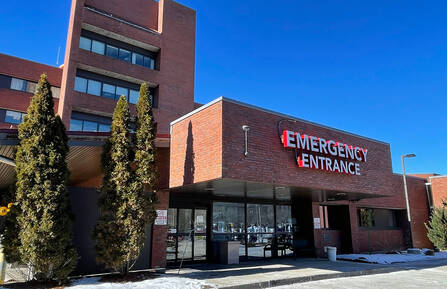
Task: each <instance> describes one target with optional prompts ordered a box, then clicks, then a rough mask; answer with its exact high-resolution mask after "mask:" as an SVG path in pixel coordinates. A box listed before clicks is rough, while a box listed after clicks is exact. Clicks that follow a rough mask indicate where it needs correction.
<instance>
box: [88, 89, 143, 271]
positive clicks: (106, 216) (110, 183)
mask: <svg viewBox="0 0 447 289" xmlns="http://www.w3.org/2000/svg"><path fill="white" fill-rule="evenodd" d="M131 164H132V138H131V135H130V111H129V105H128V103H127V100H126V98H125V97H124V96H121V97H120V99H119V101H118V103H117V105H116V108H115V111H114V113H113V120H112V126H111V132H110V137H109V139H108V140H107V142H106V144H105V145H104V150H103V155H102V168H103V174H104V178H103V182H102V185H101V187H100V193H101V195H100V200H99V206H100V212H101V213H100V217H99V220H98V224H97V225H96V228H95V232H94V237H95V239H96V240H97V245H96V253H97V261H98V262H99V263H101V264H104V265H105V267H106V268H108V269H112V270H116V271H121V272H124V273H127V271H128V270H129V264H130V262H131V261H132V260H133V259H135V258H136V257H134V255H133V251H134V250H133V247H134V244H133V239H132V236H131V234H130V233H129V232H131V231H132V229H133V226H132V217H133V216H132V214H131V211H132V210H131V209H132V206H133V205H134V203H135V196H134V193H133V190H134V183H135V178H134V174H133V172H132V170H131ZM137 257H138V256H137Z"/></svg>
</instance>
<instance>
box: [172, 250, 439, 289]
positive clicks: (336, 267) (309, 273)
mask: <svg viewBox="0 0 447 289" xmlns="http://www.w3.org/2000/svg"><path fill="white" fill-rule="evenodd" d="M434 263H437V264H438V263H439V264H447V260H436V262H434ZM433 265H435V264H433ZM415 266H416V265H415V264H411V262H410V263H402V264H400V265H399V264H393V265H379V264H366V263H355V262H349V261H337V262H329V261H327V260H324V259H310V258H308V259H296V260H294V259H271V260H264V261H249V262H242V263H241V264H239V265H215V264H203V265H190V266H188V267H186V268H183V269H182V270H181V271H180V276H181V277H186V278H193V279H199V280H204V281H206V282H207V283H209V284H213V285H215V286H216V287H218V288H226V289H230V288H231V289H246V288H247V289H248V288H250V289H252V288H268V287H274V286H281V285H288V284H293V283H302V282H308V281H316V280H323V279H331V278H340V277H351V276H361V275H371V274H380V273H389V272H396V271H402V270H408V269H409V268H411V269H414V268H415ZM425 266H431V262H429V263H427V264H426V265H425ZM177 272H178V270H177V269H170V270H167V271H166V274H167V275H171V276H174V275H176V276H178V275H177Z"/></svg>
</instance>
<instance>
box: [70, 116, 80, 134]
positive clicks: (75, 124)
mask: <svg viewBox="0 0 447 289" xmlns="http://www.w3.org/2000/svg"><path fill="white" fill-rule="evenodd" d="M70 130H71V131H82V120H77V119H71V120H70Z"/></svg>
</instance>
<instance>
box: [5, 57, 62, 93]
mask: <svg viewBox="0 0 447 289" xmlns="http://www.w3.org/2000/svg"><path fill="white" fill-rule="evenodd" d="M42 73H45V74H46V75H47V77H48V81H49V82H50V84H51V85H54V86H57V87H60V86H61V80H62V69H60V68H58V67H54V66H49V65H45V64H42V63H37V62H33V61H29V60H25V59H21V58H17V57H14V56H9V55H6V54H1V53H0V74H5V75H9V76H13V77H17V78H21V79H25V80H30V81H34V82H37V81H39V79H40V75H41V74H42Z"/></svg>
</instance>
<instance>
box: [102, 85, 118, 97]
mask: <svg viewBox="0 0 447 289" xmlns="http://www.w3.org/2000/svg"><path fill="white" fill-rule="evenodd" d="M115 90H116V87H115V86H114V85H110V84H107V83H104V84H103V85H102V94H101V95H102V96H104V97H107V98H111V99H115Z"/></svg>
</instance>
